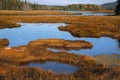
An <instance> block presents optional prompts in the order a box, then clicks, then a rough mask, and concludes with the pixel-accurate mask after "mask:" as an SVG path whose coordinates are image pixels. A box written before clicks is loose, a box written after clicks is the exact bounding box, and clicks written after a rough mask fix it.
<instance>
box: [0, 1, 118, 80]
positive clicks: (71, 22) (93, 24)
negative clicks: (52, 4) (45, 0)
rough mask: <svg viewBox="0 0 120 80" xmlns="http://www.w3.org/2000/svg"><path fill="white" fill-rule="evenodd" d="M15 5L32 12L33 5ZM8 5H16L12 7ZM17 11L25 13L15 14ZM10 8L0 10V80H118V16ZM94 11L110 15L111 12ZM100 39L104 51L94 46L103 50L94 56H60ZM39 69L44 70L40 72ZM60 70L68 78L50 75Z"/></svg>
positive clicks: (91, 45)
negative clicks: (65, 69)
mask: <svg viewBox="0 0 120 80" xmlns="http://www.w3.org/2000/svg"><path fill="white" fill-rule="evenodd" d="M1 1H2V2H4V1H5V2H6V0H0V4H1ZM15 1H16V0H15ZM5 2H4V3H5ZM18 2H19V1H18ZM20 3H21V5H23V4H24V5H26V4H27V5H32V6H33V5H34V6H33V7H34V8H36V7H35V4H30V3H27V2H25V3H24V2H20ZM6 4H8V3H7V2H6ZM11 4H12V0H11ZM11 4H10V5H9V6H10V7H12V5H11ZM19 5H20V4H19ZM13 6H17V5H15V3H14V5H13ZM73 6H74V5H72V7H73ZM76 6H78V5H75V6H74V7H76ZM79 6H80V5H79ZM94 6H95V5H94ZM37 7H38V6H37ZM69 7H70V6H69ZM84 7H85V6H84ZM97 7H98V6H97ZM2 8H6V9H7V8H8V6H6V7H5V5H2V7H1V6H0V9H2ZM19 8H20V10H26V11H15V10H16V9H18V10H19ZM16 9H14V8H13V9H12V10H11V11H5V10H0V33H1V34H0V65H1V66H0V80H120V59H119V58H120V52H119V51H120V48H119V46H120V16H81V15H79V16H75V15H73V13H71V12H62V11H50V10H49V11H44V10H42V11H40V10H39V11H34V10H32V11H27V10H29V9H30V6H29V9H28V7H25V6H24V7H22V8H21V7H20V6H19V7H16ZM97 12H109V13H113V11H111V10H110V11H109V10H108V11H106V10H104V11H96V13H97ZM59 15H62V16H59ZM32 23H34V24H32ZM39 23H41V24H39ZM43 23H44V24H43ZM47 23H49V24H47ZM50 23H51V24H50ZM55 23H56V25H54V24H55ZM57 23H59V24H57ZM46 26H47V27H46ZM56 26H57V27H56ZM34 30H35V31H34ZM24 32H25V33H24ZM35 32H36V33H35ZM13 34H14V35H13ZM21 34H22V35H21ZM23 35H24V36H23ZM59 35H60V36H59ZM27 38H28V39H27ZM104 38H105V39H106V41H105V42H103V44H105V45H107V46H104V45H102V46H100V45H101V44H99V46H98V47H103V48H102V49H100V48H98V49H100V50H98V52H97V50H96V51H93V52H92V53H93V54H96V53H98V54H99V55H85V54H84V55H82V53H79V52H78V53H79V54H76V53H74V52H72V53H70V52H69V51H65V50H81V49H84V50H87V49H91V50H92V48H94V47H96V46H97V45H95V42H94V39H101V40H102V39H104ZM21 40H23V41H22V42H19V41H21ZM107 40H109V41H110V40H112V41H111V42H109V41H107ZM92 42H93V43H92ZM113 42H117V43H116V45H117V46H116V45H115V44H114V45H115V47H112V48H110V47H109V44H110V43H113ZM96 43H100V41H99V40H98V41H96ZM106 43H108V44H106ZM110 46H113V45H110ZM105 47H107V48H110V49H108V50H109V51H110V52H112V51H113V52H112V54H111V53H107V52H106V50H104V48H105ZM49 48H54V49H59V51H57V52H55V51H53V50H50V49H49ZM113 48H115V49H113ZM95 49H96V48H95ZM105 49H106V48H105ZM101 51H104V55H103V54H102V53H101ZM109 51H108V52H109ZM106 53H107V54H106ZM88 54H91V53H88ZM42 63H43V64H42ZM25 65H27V66H25ZM39 65H40V66H39ZM41 65H42V66H41ZM44 65H45V68H46V67H50V68H48V69H50V70H48V69H47V70H44ZM56 66H57V67H58V69H57V68H56ZM61 66H62V68H61ZM65 67H66V68H67V69H68V73H69V71H70V70H72V69H73V71H72V72H70V73H69V74H66V73H67V72H65V73H64V72H63V73H61V74H58V73H56V72H55V71H54V70H55V69H56V70H57V71H59V70H60V71H63V68H65ZM59 73H60V72H59Z"/></svg>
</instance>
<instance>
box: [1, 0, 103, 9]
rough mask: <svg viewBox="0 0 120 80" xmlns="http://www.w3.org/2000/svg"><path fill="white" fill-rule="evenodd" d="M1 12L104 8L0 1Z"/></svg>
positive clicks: (26, 1)
mask: <svg viewBox="0 0 120 80" xmlns="http://www.w3.org/2000/svg"><path fill="white" fill-rule="evenodd" d="M0 9H1V10H66V11H68V10H70V11H72V10H74V11H80V10H85V11H87V10H103V9H104V8H103V7H102V6H99V5H95V4H71V5H68V6H48V5H40V4H38V3H34V4H32V3H30V2H29V1H28V0H0Z"/></svg>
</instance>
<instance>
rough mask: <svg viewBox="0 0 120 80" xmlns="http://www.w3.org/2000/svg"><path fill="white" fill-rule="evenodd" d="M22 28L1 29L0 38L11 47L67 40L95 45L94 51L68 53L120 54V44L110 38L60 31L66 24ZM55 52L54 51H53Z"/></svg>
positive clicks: (23, 26)
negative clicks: (46, 40)
mask: <svg viewBox="0 0 120 80" xmlns="http://www.w3.org/2000/svg"><path fill="white" fill-rule="evenodd" d="M19 24H21V27H20V28H12V29H9V28H6V29H0V38H7V39H8V40H9V41H10V45H9V47H15V46H20V45H27V44H28V43H29V42H30V41H33V40H37V39H48V38H57V39H66V40H85V41H88V42H91V43H92V44H93V48H92V49H82V50H69V51H68V52H71V53H76V54H85V55H91V56H94V55H99V54H120V48H119V43H118V41H117V40H115V39H112V38H109V37H101V38H85V37H80V38H78V37H73V36H72V35H71V34H70V33H68V32H64V31H60V30H58V26H65V24H64V23H19ZM53 51H54V50H53Z"/></svg>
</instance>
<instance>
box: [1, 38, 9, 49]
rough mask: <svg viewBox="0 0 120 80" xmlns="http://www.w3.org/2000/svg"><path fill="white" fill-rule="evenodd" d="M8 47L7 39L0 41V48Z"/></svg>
mask: <svg viewBox="0 0 120 80" xmlns="http://www.w3.org/2000/svg"><path fill="white" fill-rule="evenodd" d="M8 45H9V41H8V40H7V39H0V48H3V47H7V46H8Z"/></svg>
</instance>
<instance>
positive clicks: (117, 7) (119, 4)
mask: <svg viewBox="0 0 120 80" xmlns="http://www.w3.org/2000/svg"><path fill="white" fill-rule="evenodd" d="M117 3H118V4H117V6H116V10H115V12H116V15H120V0H118V1H117Z"/></svg>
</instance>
